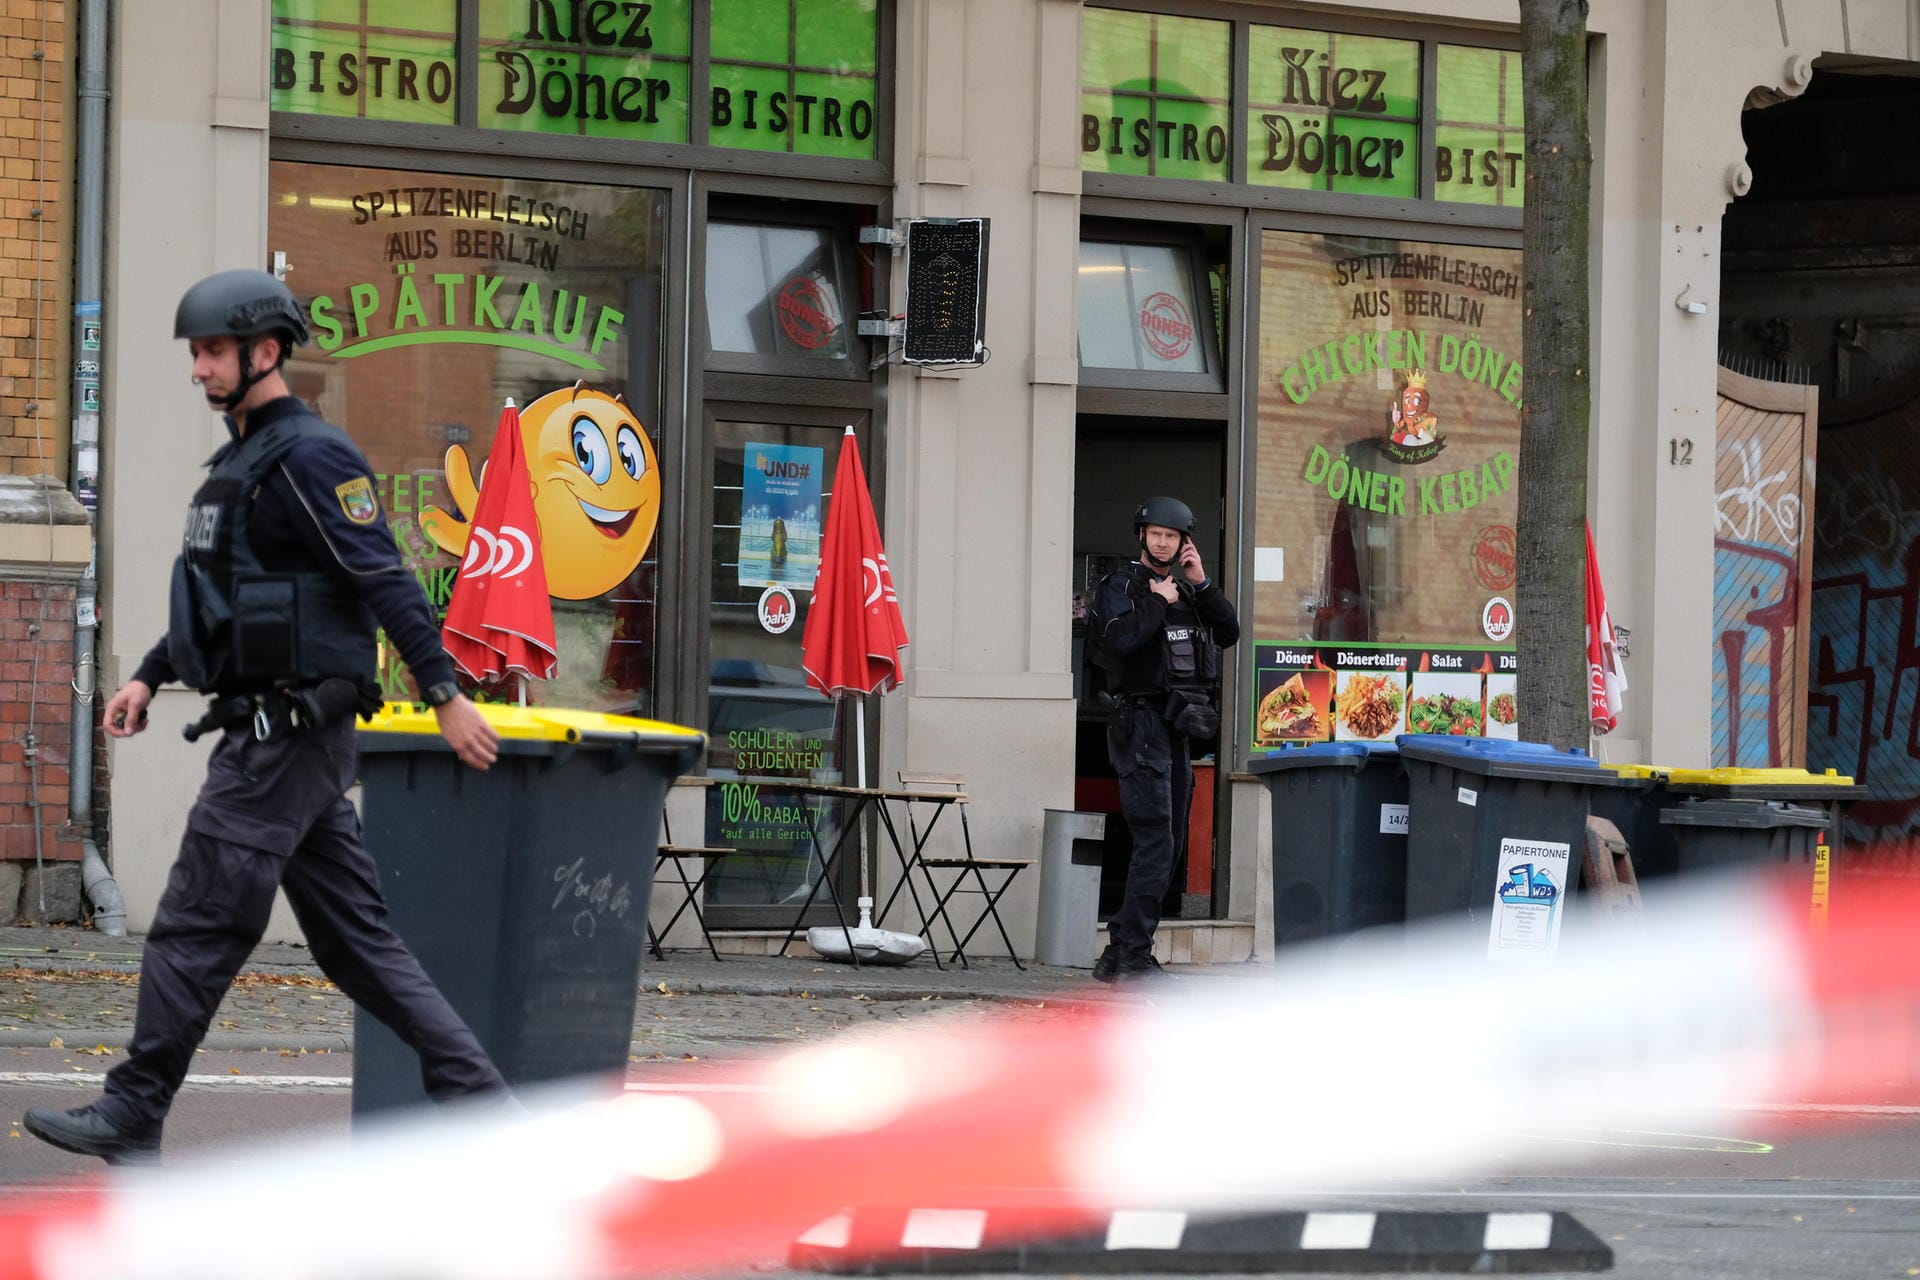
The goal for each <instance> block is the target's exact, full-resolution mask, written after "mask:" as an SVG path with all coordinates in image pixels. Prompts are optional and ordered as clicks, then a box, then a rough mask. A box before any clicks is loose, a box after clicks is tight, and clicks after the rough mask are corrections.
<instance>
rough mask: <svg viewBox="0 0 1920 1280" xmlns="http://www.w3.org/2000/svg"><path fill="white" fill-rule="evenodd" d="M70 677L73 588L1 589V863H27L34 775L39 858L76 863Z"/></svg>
mask: <svg viewBox="0 0 1920 1280" xmlns="http://www.w3.org/2000/svg"><path fill="white" fill-rule="evenodd" d="M36 659H37V664H36ZM72 679H73V585H72V584H71V583H40V582H6V583H0V860H8V861H13V860H27V861H31V860H32V858H33V845H34V813H33V806H32V800H33V794H32V791H33V787H34V774H35V773H36V772H37V774H38V792H39V801H40V817H41V827H40V837H41V855H42V856H43V857H44V858H46V860H47V861H49V862H53V861H63V862H65V861H78V860H79V858H80V847H81V846H80V840H81V835H82V832H80V831H79V830H78V829H77V828H74V827H71V826H69V825H68V823H67V800H68V795H69V791H68V771H67V763H68V760H69V758H70V755H71V752H72V737H71V727H70V726H71V725H72V714H73V688H72V685H71V683H70V682H71V681H72ZM0 923H10V922H6V921H0Z"/></svg>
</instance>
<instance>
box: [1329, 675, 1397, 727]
mask: <svg viewBox="0 0 1920 1280" xmlns="http://www.w3.org/2000/svg"><path fill="white" fill-rule="evenodd" d="M1406 710H1407V677H1406V673H1405V672H1401V671H1384V672H1373V671H1342V672H1340V691H1339V692H1338V693H1337V694H1335V695H1334V699H1333V730H1334V737H1335V738H1337V739H1339V740H1340V741H1342V742H1385V741H1388V740H1390V739H1392V738H1393V737H1394V735H1396V734H1400V733H1405V732H1406Z"/></svg>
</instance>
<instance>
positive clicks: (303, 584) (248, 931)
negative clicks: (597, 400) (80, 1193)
mask: <svg viewBox="0 0 1920 1280" xmlns="http://www.w3.org/2000/svg"><path fill="white" fill-rule="evenodd" d="M246 426H247V437H246V439H247V441H249V442H251V443H252V446H253V447H254V448H255V450H256V452H257V449H258V446H260V445H261V444H262V443H263V442H265V441H278V446H277V447H276V448H275V449H274V450H273V452H272V453H271V454H270V455H263V456H262V457H261V458H259V459H258V461H259V465H256V466H254V468H253V469H252V470H251V471H248V470H246V469H245V468H244V467H242V468H240V469H239V470H238V471H236V461H237V460H240V459H242V458H243V457H244V454H243V453H242V452H241V451H242V450H245V449H247V448H248V447H249V446H248V445H247V444H246V443H243V442H242V441H241V439H240V437H238V436H236V437H235V440H234V442H233V443H231V444H229V445H227V446H226V447H225V448H223V449H222V450H221V452H220V453H218V454H215V455H214V458H213V459H212V460H211V465H212V468H213V470H212V473H211V474H210V476H209V480H208V482H207V484H205V485H203V486H202V489H201V491H200V492H199V493H198V494H196V495H195V499H194V506H193V508H192V512H191V514H190V516H189V519H188V527H187V535H186V540H185V544H186V545H185V550H184V551H183V554H182V559H181V566H180V567H177V568H176V574H177V575H178V574H180V573H182V572H184V573H187V574H188V575H192V574H199V575H200V579H199V581H200V586H199V590H200V592H201V595H200V596H198V597H195V596H194V593H193V590H191V589H190V590H189V591H188V593H187V594H188V597H189V599H190V600H191V601H192V605H193V607H192V608H191V609H189V610H187V613H188V614H189V615H190V617H189V618H188V620H187V621H186V622H184V623H183V621H182V616H183V615H182V609H181V607H180V605H179V597H180V591H179V589H178V587H179V583H178V581H176V593H175V594H176V608H175V615H174V621H173V622H172V623H171V624H170V626H169V635H168V636H167V637H163V638H162V639H161V641H160V643H159V644H157V645H155V646H154V648H153V650H152V651H151V652H150V653H148V655H147V656H146V659H145V660H144V661H142V662H141V664H140V668H139V670H138V671H137V672H135V675H134V678H135V679H137V680H140V681H143V682H144V683H146V684H148V685H149V686H152V687H154V688H158V687H159V686H160V685H162V684H165V683H167V682H168V681H170V680H172V679H175V678H176V676H177V675H184V674H185V673H184V672H179V671H177V668H178V667H179V666H180V665H182V664H186V665H188V666H189V668H190V669H193V670H194V671H195V674H196V676H197V677H198V678H197V679H195V680H194V681H193V683H195V684H197V685H199V687H201V688H202V689H203V691H204V692H208V693H211V694H214V695H216V696H219V697H226V696H232V695H237V694H254V693H259V692H261V691H262V690H269V689H271V688H273V687H274V686H276V685H280V686H286V685H289V684H292V685H297V684H299V683H300V682H301V681H302V680H306V679H318V678H321V677H327V676H332V677H339V678H343V679H348V680H351V681H353V682H354V683H355V684H357V685H359V686H360V687H361V688H362V689H363V690H366V691H367V692H369V693H371V694H373V695H374V696H376V697H377V686H374V685H373V684H372V681H373V677H374V645H375V639H374V628H375V626H376V625H378V626H380V627H384V628H385V629H386V632H387V636H388V638H389V640H390V641H391V642H392V643H393V644H394V645H395V646H396V648H398V650H399V652H400V654H401V656H402V658H403V659H404V660H405V661H406V663H407V665H408V667H409V668H410V669H411V670H412V671H413V674H414V676H415V677H416V678H417V679H418V680H419V682H420V684H421V686H422V687H423V688H424V687H429V686H431V685H434V684H438V683H441V682H444V681H451V680H452V679H453V664H452V661H451V659H449V658H448V656H447V654H446V651H445V649H444V648H443V647H442V646H441V644H440V633H439V629H438V628H437V627H436V626H435V625H434V621H433V616H432V613H431V612H430V611H429V609H428V607H427V602H426V597H425V596H424V594H423V593H422V592H421V590H420V587H419V584H418V583H417V582H416V581H415V579H414V577H413V575H412V574H411V573H410V572H408V571H407V569H406V568H405V566H404V565H403V564H402V563H401V560H400V556H399V552H398V549H397V548H396V547H395V545H394V542H393V536H392V534H391V533H390V532H389V531H388V528H387V522H386V520H385V518H384V513H383V512H382V511H381V509H380V505H379V502H378V497H377V495H376V493H375V491H374V485H373V478H372V475H371V471H370V468H369V467H368V465H367V461H366V459H365V457H364V456H362V455H361V453H360V451H359V449H357V448H356V447H355V446H354V445H353V443H352V441H351V440H349V439H348V438H347V436H346V435H345V434H344V433H342V432H340V431H338V430H337V429H335V428H332V427H330V426H327V425H326V424H325V423H323V422H321V421H320V420H319V419H317V418H315V417H314V416H313V414H312V412H311V411H310V410H309V409H308V408H307V407H306V406H305V405H304V404H302V403H301V402H300V401H298V400H297V399H294V398H292V397H283V398H281V399H278V400H273V401H270V402H268V403H267V404H265V405H262V406H260V407H259V408H257V409H255V410H254V411H253V412H252V413H250V414H248V415H247V422H246ZM229 429H230V430H231V421H230V422H229ZM236 474H238V475H240V476H242V477H243V479H242V480H241V481H239V482H236V481H235V479H234V477H235V475H236ZM249 593H252V596H253V597H254V600H253V603H252V604H248V603H247V601H248V599H249ZM209 597H211V598H209ZM236 602H238V603H237V604H236ZM276 602H278V603H276ZM223 610H226V611H228V612H230V613H234V614H235V615H236V616H234V617H233V618H232V619H231V620H228V621H223V622H220V623H219V624H217V625H214V624H207V623H204V621H203V620H204V619H206V618H209V617H217V616H220V615H221V613H222V611H223ZM249 610H251V613H249ZM289 615H291V616H289ZM276 618H278V619H279V621H280V623H281V624H282V625H281V628H280V629H281V630H282V631H285V630H289V629H296V628H297V631H298V633H299V634H297V635H291V636H287V635H281V634H279V633H278V632H276V631H275V630H274V623H275V619H276ZM249 619H251V621H249ZM243 623H244V624H245V626H242V625H241V624H243ZM246 627H251V628H252V630H253V632H254V638H253V639H252V640H250V641H245V642H243V641H242V640H240V639H238V638H236V637H237V636H238V635H239V633H240V632H241V631H243V630H245V629H246ZM182 630H187V631H192V632H196V633H197V634H196V635H195V636H194V637H193V638H192V639H191V640H188V639H187V638H185V637H183V636H182V635H181V634H180V633H181V631H182ZM247 644H251V646H252V650H251V656H250V657H249V656H248V655H247V654H246V653H243V652H241V650H242V649H243V648H245V646H246V645H247ZM286 646H290V647H286ZM302 646H304V647H302ZM282 647H286V652H285V654H284V655H281V656H284V657H285V658H286V663H285V664H284V666H285V669H280V668H276V667H274V666H273V665H272V663H273V662H274V661H275V660H276V658H275V657H274V656H272V655H278V654H279V653H280V649H281V648H282ZM263 654H264V655H269V656H266V657H263V656H262V655H263ZM354 733H355V730H354V719H353V717H352V716H351V715H340V716H339V717H338V718H337V719H334V720H332V721H331V722H330V723H326V724H324V725H321V726H319V727H316V728H312V729H308V730H305V731H297V730H294V729H291V728H289V727H286V726H284V725H282V726H279V727H277V728H276V729H275V731H274V732H272V733H271V734H270V735H269V736H268V737H266V738H265V739H264V740H261V739H259V738H258V737H256V734H255V732H254V729H253V727H252V725H251V724H240V725H236V726H234V727H231V728H229V729H227V730H226V732H225V734H224V735H223V736H222V738H221V739H220V741H219V742H218V743H217V744H216V745H215V747H214V750H213V756H212V759H211V761H210V762H209V764H208V769H207V780H206V783H205V785H204V786H203V787H202V788H201V790H200V796H199V798H198V800H196V801H195V803H194V806H193V809H192V811H191V812H190V813H189V814H188V816H187V830H186V834H185V836H184V837H183V838H182V839H181V842H180V854H179V857H178V859H177V860H176V861H175V862H174V865H173V871H172V873H171V874H170V875H169V877H168V880H167V888H166V891H165V893H164V894H163V895H162V896H161V899H160V905H159V908H158V910H157V912H156V914H155V916H154V922H153V929H152V931H151V932H150V933H149V934H148V935H147V945H146V955H145V959H144V961H143V963H142V966H141V978H140V1001H139V1006H138V1012H137V1014H136V1016H135V1023H134V1034H133V1040H132V1042H131V1044H130V1045H129V1047H128V1056H127V1060H126V1061H125V1062H124V1063H122V1064H121V1065H119V1066H118V1067H116V1068H114V1070H113V1071H112V1072H111V1073H110V1074H109V1075H108V1076H107V1086H106V1096H105V1097H104V1098H103V1099H102V1100H101V1101H100V1102H99V1103H98V1104H97V1106H96V1109H97V1110H98V1111H99V1113H100V1114H101V1115H103V1116H104V1117H105V1118H106V1119H108V1120H110V1121H111V1122H113V1123H114V1124H115V1125H117V1126H119V1127H120V1128H121V1129H122V1130H124V1131H126V1132H127V1133H129V1134H133V1135H151V1136H156V1137H157V1135H158V1131H159V1128H160V1124H161V1122H162V1121H163V1120H164V1119H165V1117H166V1114H167V1110H168V1108H169V1107H170V1106H171V1105H172V1102H173V1095H174V1093H175V1091H176V1090H177V1089H178V1088H179V1087H180V1082H181V1080H182V1079H184V1078H185V1076H186V1073H187V1068H188V1066H189V1064H190V1063H191V1062H192V1059H193V1053H194V1050H195V1049H196V1048H197V1047H198V1045H199V1044H200V1041H201V1039H202V1038H203V1037H204V1036H205V1034H206V1030H207V1025H208V1023H209V1021H210V1020H211V1019H212V1017H213V1014H214V1011H215V1010H216V1009H217V1008H218V1007H219V1004H220V1000H221V998H222V997H223V996H224V995H225V994H226V991H227V987H228V985H229V984H230V983H231V982H232V980H233V977H234V975H235V974H236V973H238V972H239V969H240V966H241V964H242V963H244V962H245V960H246V958H247V956H248V954H249V953H250V952H251V951H252V950H253V947H254V946H255V944H257V943H258V942H259V940H260V937H261V935H262V934H263V933H264V932H265V930H266V925H267V916H268V912H269V910H270V909H271V908H272V905H273V896H274V891H275V889H276V888H279V889H284V890H285V891H286V894H287V900H288V902H289V903H290V904H291V905H292V907H293V912H294V915H295V917H296V918H297V919H298V920H299V922H300V927H301V928H302V929H303V930H304V931H305V933H306V936H307V941H308V943H309V945H310V946H311V947H312V949H313V956H314V959H315V960H316V961H318V962H319V964H320V967H321V968H322V969H323V970H324V971H325V972H326V974H327V976H328V977H330V978H332V979H333V980H334V982H335V983H337V984H338V985H339V987H340V989H341V990H342V991H344V992H346V993H347V995H349V996H350V997H352V998H353V1000H354V1001H355V1002H356V1003H358V1004H359V1005H360V1006H361V1007H363V1008H365V1009H366V1010H367V1011H368V1012H369V1013H371V1014H373V1015H374V1016H375V1017H377V1018H379V1019H380V1021H382V1022H383V1023H385V1024H386V1025H387V1026H388V1027H390V1028H392V1029H393V1031H394V1032H395V1033H396V1034H397V1035H399V1036H400V1038H401V1039H402V1040H404V1041H405V1042H406V1043H407V1044H409V1045H410V1046H412V1047H413V1049H414V1050H415V1051H416V1052H417V1053H419V1055H420V1063H421V1073H422V1077H423V1079H424V1082H425V1085H426V1091H427V1094H428V1096H430V1097H432V1098H435V1099H445V1098H451V1097H455V1096H459V1095H462V1094H469V1093H487V1092H494V1091H498V1090H503V1089H504V1088H505V1087H506V1085H505V1082H504V1081H503V1080H502V1079H501V1077H500V1074H499V1072H498V1071H496V1070H495V1069H494V1067H493V1064H492V1063H491V1062H490V1061H489V1060H488V1058H487V1055H486V1053H485V1051H484V1050H483V1049H482V1048H481V1047H480V1044H479V1041H478V1040H476V1039H475V1038H474V1035H473V1033H472V1032H471V1031H470V1030H469V1029H468V1028H467V1026H466V1024H465V1023H464V1022H462V1021H461V1019H460V1017H459V1015H458V1014H456V1013H455V1012H454V1011H453V1009H452V1008H451V1007H450V1006H449V1005H448V1004H447V1002H446V1000H445V999H444V998H443V997H442V996H441V995H440V993H439V991H438V990H437V989H435V987H434V985H433V983H432V981H431V980H430V979H429V978H428V977H427V975H426V973H425V971H423V970H422V969H421V967H420V964H419V962H418V961H417V960H415V959H414V957H413V955H412V954H411V953H410V952H409V951H408V950H407V948H406V944H405V943H403V942H402V941H401V940H400V938H399V937H398V936H397V935H396V934H395V933H394V932H393V930H392V929H390V928H388V927H387V924H386V913H387V909H386V904H385V902H384V901H383V900H382V898H381V896H380V888H379V879H378V873H377V871H376V870H375V868H374V864H373V860H372V859H371V858H370V857H369V856H368V854H367V851H366V847H365V846H364V845H363V844H362V842H361V838H360V821H359V818H358V816H357V815H356V814H355V812H354V809H353V806H352V805H351V804H350V803H349V802H348V800H347V798H346V793H347V789H348V788H349V787H351V786H352V785H353V783H354V780H355V775H356V772H357V764H358V751H357V746H356V740H355V736H354Z"/></svg>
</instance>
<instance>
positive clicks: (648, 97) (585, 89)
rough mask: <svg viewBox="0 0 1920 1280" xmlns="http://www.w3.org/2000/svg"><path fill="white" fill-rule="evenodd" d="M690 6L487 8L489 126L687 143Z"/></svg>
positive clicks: (483, 87) (493, 0)
mask: <svg viewBox="0 0 1920 1280" xmlns="http://www.w3.org/2000/svg"><path fill="white" fill-rule="evenodd" d="M692 44H693V34H692V22H691V18H690V6H688V5H687V4H685V3H679V4H664V5H652V6H646V5H638V6H636V5H611V4H583V5H577V6H576V5H572V4H568V3H566V2H565V0H481V4H480V80H479V95H480V125H481V127H482V128H487V129H512V130H516V131H520V132H531V133H558V134H572V135H576V136H583V137H590V138H626V139H632V140H637V141H646V142H685V141H686V140H687V94H688V64H689V61H690V58H691V53H692Z"/></svg>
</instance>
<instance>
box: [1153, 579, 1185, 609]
mask: <svg viewBox="0 0 1920 1280" xmlns="http://www.w3.org/2000/svg"><path fill="white" fill-rule="evenodd" d="M1153 594H1155V595H1157V596H1159V597H1160V598H1161V599H1162V600H1165V601H1166V602H1167V603H1168V604H1172V603H1173V602H1174V601H1176V600H1178V599H1179V598H1180V588H1178V587H1176V586H1174V585H1173V579H1172V578H1155V579H1154V580H1153Z"/></svg>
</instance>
